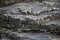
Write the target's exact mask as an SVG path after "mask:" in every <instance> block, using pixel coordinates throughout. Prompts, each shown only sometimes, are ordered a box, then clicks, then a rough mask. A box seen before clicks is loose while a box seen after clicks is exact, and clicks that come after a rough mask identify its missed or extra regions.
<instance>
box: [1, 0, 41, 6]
mask: <svg viewBox="0 0 60 40" xmlns="http://www.w3.org/2000/svg"><path fill="white" fill-rule="evenodd" d="M34 1H41V0H0V6H5V5H9V4H13V3H18V2H34Z"/></svg>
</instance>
